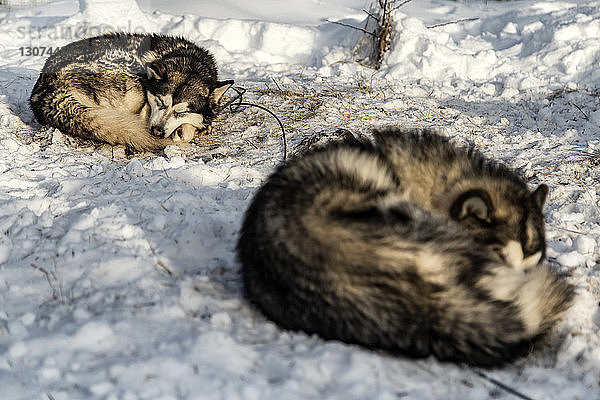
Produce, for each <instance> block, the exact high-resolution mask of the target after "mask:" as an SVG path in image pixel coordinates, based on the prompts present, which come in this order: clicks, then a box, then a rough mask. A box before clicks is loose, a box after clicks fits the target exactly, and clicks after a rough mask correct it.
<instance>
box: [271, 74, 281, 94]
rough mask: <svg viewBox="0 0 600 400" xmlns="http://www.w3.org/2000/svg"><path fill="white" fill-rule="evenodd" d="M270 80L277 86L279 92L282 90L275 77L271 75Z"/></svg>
mask: <svg viewBox="0 0 600 400" xmlns="http://www.w3.org/2000/svg"><path fill="white" fill-rule="evenodd" d="M271 80H272V81H273V83H274V84H275V86H277V89H279V91H280V92H283V90H282V89H281V87H280V86H279V83H277V81H276V80H275V78H273V77H271Z"/></svg>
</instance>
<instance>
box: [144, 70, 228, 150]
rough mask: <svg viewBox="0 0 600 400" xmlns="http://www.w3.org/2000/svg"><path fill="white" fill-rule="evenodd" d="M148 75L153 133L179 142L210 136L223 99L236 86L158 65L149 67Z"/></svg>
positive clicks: (150, 119) (150, 117)
mask: <svg viewBox="0 0 600 400" xmlns="http://www.w3.org/2000/svg"><path fill="white" fill-rule="evenodd" d="M146 74H147V77H146V79H145V80H144V86H145V87H146V90H147V96H148V104H149V106H150V112H149V117H148V118H149V125H150V132H151V133H152V134H153V135H155V136H159V137H165V138H171V139H173V140H175V141H185V142H189V141H190V140H192V139H193V138H194V136H195V135H196V133H205V132H208V130H209V129H210V124H211V122H212V120H213V119H214V117H215V115H216V114H217V112H218V110H219V102H220V100H221V97H222V96H223V94H224V93H225V92H226V91H227V89H229V87H230V86H231V85H232V84H233V81H223V82H220V81H216V79H210V74H206V75H208V76H204V75H203V74H197V73H190V72H188V71H185V67H183V68H181V69H180V70H177V69H174V68H167V67H166V66H165V65H162V64H156V63H155V64H148V65H147V66H146Z"/></svg>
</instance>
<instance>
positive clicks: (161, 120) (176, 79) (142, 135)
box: [30, 33, 233, 151]
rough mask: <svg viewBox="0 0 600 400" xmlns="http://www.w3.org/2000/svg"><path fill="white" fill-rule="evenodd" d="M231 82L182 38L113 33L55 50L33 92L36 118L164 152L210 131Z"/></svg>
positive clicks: (207, 55)
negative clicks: (222, 97)
mask: <svg viewBox="0 0 600 400" xmlns="http://www.w3.org/2000/svg"><path fill="white" fill-rule="evenodd" d="M232 83H233V82H232V81H223V82H221V81H218V80H217V67H216V65H215V61H214V58H213V56H212V55H211V54H210V53H209V52H208V51H206V50H205V49H203V48H200V47H198V46H196V45H195V44H193V43H191V42H189V41H188V40H185V39H183V38H179V37H170V36H164V35H155V34H153V35H149V34H148V35H146V34H127V33H118V34H107V35H103V36H98V37H93V38H90V39H83V40H80V41H77V42H74V43H71V44H69V45H67V46H64V47H62V48H61V49H60V50H59V51H57V52H56V53H54V54H52V55H51V56H50V57H49V58H48V60H47V61H46V64H45V65H44V68H43V69H42V72H41V74H40V77H39V78H38V80H37V82H36V84H35V86H34V88H33V92H32V93H31V97H30V104H31V108H32V110H33V113H34V115H35V117H36V119H37V120H38V121H39V122H40V123H41V124H43V125H50V126H52V127H55V128H57V129H59V130H61V131H62V132H63V133H66V134H69V135H72V136H79V137H82V138H86V139H93V140H97V141H102V142H106V143H109V144H113V145H114V144H124V145H127V146H129V147H130V148H131V149H132V150H138V151H144V150H147V151H157V150H161V149H162V148H164V147H165V146H167V145H169V144H174V143H176V142H179V143H181V142H189V141H190V140H192V139H193V138H194V136H195V134H196V133H197V132H200V133H202V132H205V131H206V130H208V129H209V128H210V124H211V121H212V120H213V118H214V117H215V115H216V113H217V112H218V110H219V101H220V99H221V96H222V95H223V94H224V93H225V91H226V90H227V89H228V88H229V87H230V86H231V84H232Z"/></svg>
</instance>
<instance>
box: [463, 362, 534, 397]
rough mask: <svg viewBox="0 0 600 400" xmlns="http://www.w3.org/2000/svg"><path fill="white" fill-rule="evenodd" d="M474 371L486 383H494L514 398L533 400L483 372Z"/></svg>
mask: <svg viewBox="0 0 600 400" xmlns="http://www.w3.org/2000/svg"><path fill="white" fill-rule="evenodd" d="M473 371H474V372H475V373H476V374H477V375H479V376H480V377H482V378H483V379H485V380H486V381H488V382H491V383H493V384H494V385H496V386H498V387H499V388H500V389H503V390H505V391H507V392H508V393H510V394H512V395H513V396H516V397H518V398H520V399H522V400H533V399H532V398H531V397H529V396H526V395H524V394H523V393H520V392H518V391H517V390H515V389H513V388H511V387H510V386H508V385H506V384H504V383H502V382H500V381H498V380H496V379H494V378H491V377H489V376H487V375H486V374H484V373H483V372H481V371H478V370H475V369H474V370H473Z"/></svg>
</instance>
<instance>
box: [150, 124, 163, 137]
mask: <svg viewBox="0 0 600 400" xmlns="http://www.w3.org/2000/svg"><path fill="white" fill-rule="evenodd" d="M150 133H151V134H152V135H154V136H159V137H163V136H164V135H165V131H164V130H163V129H162V128H159V127H158V126H153V127H152V128H150Z"/></svg>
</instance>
